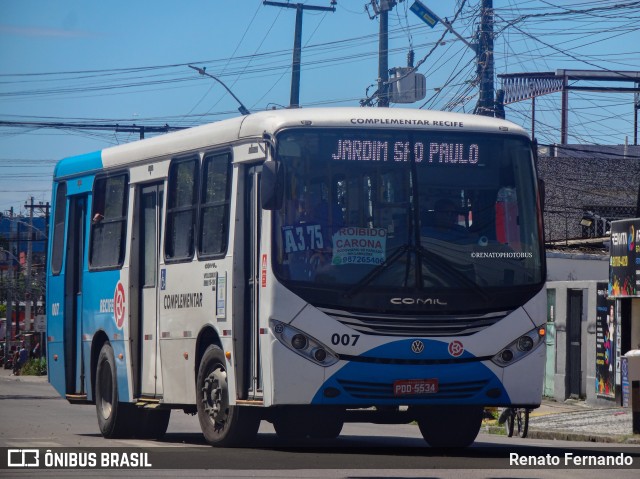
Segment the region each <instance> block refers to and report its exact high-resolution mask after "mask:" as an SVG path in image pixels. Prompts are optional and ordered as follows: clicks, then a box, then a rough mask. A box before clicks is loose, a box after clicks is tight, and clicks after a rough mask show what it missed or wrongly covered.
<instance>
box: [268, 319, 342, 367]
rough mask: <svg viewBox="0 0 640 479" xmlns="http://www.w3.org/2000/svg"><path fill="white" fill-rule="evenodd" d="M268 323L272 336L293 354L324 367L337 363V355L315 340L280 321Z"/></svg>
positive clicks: (273, 320)
mask: <svg viewBox="0 0 640 479" xmlns="http://www.w3.org/2000/svg"><path fill="white" fill-rule="evenodd" d="M270 323H271V331H273V334H274V336H275V337H276V338H278V341H280V342H281V343H282V344H284V345H285V346H286V347H287V348H289V349H290V350H291V351H293V352H294V353H296V354H299V355H300V356H302V357H303V358H307V359H308V360H309V361H312V362H314V363H316V364H318V365H320V366H324V367H327V366H331V365H332V364H335V363H337V362H338V359H339V358H338V355H337V354H336V353H334V352H333V351H332V350H331V349H329V348H328V347H326V346H325V345H324V344H322V343H321V342H320V341H318V340H317V339H315V338H312V337H311V336H309V335H308V334H305V333H303V332H302V331H300V330H299V329H297V328H294V327H293V326H289V325H288V324H285V323H283V322H282V321H277V320H275V319H272V320H271V321H270Z"/></svg>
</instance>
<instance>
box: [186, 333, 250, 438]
mask: <svg viewBox="0 0 640 479" xmlns="http://www.w3.org/2000/svg"><path fill="white" fill-rule="evenodd" d="M196 397H197V407H198V420H199V421H200V428H201V429H202V434H203V435H204V438H205V440H206V441H207V442H208V443H209V444H210V445H212V446H222V447H226V446H236V445H240V444H242V443H244V442H246V441H248V440H250V439H252V438H253V437H255V435H256V433H257V432H258V427H259V426H260V415H259V410H257V409H256V408H251V407H241V406H231V405H229V388H228V384H227V362H226V360H225V357H224V353H223V352H222V350H221V349H220V348H219V347H218V346H215V345H211V346H209V347H208V348H207V350H206V351H205V352H204V355H203V356H202V361H201V362H200V368H199V369H198V378H197V381H196Z"/></svg>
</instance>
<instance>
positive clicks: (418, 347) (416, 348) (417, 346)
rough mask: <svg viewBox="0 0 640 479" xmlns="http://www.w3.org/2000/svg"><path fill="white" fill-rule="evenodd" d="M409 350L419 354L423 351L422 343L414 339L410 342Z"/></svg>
mask: <svg viewBox="0 0 640 479" xmlns="http://www.w3.org/2000/svg"><path fill="white" fill-rule="evenodd" d="M411 351H413V352H414V353H416V354H420V353H421V352H422V351H424V343H423V342H422V341H420V340H419V339H416V340H415V341H414V342H412V343H411Z"/></svg>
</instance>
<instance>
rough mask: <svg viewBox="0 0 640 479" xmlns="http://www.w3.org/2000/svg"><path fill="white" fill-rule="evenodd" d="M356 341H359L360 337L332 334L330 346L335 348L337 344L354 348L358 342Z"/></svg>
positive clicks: (357, 335) (356, 335)
mask: <svg viewBox="0 0 640 479" xmlns="http://www.w3.org/2000/svg"><path fill="white" fill-rule="evenodd" d="M358 339H360V335H359V334H351V335H349V334H342V335H340V334H338V333H335V334H332V335H331V344H333V345H334V346H337V345H338V344H342V345H343V346H355V345H356V343H357V342H358Z"/></svg>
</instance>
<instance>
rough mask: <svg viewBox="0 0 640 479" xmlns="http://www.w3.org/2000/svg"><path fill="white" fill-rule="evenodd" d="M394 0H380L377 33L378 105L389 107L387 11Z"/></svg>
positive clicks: (393, 4)
mask: <svg viewBox="0 0 640 479" xmlns="http://www.w3.org/2000/svg"><path fill="white" fill-rule="evenodd" d="M395 4H396V2H395V0H381V1H380V32H379V34H378V106H379V107H383V108H388V107H389V11H390V10H391V9H393V7H394V6H395Z"/></svg>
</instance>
